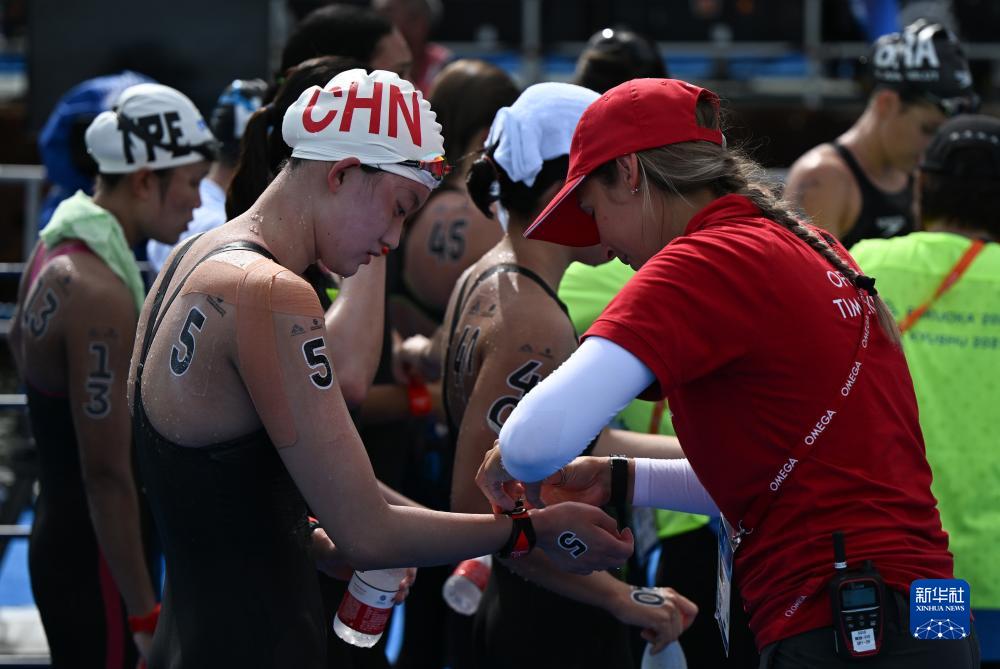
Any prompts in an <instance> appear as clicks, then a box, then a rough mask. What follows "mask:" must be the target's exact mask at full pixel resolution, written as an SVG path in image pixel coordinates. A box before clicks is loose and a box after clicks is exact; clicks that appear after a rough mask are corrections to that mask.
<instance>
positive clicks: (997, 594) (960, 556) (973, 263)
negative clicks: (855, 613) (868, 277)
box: [851, 115, 1000, 668]
mask: <svg viewBox="0 0 1000 669" xmlns="http://www.w3.org/2000/svg"><path fill="white" fill-rule="evenodd" d="M917 192H918V194H919V198H920V212H921V223H922V227H923V230H924V231H923V232H913V233H911V234H909V235H906V236H905V237H897V238H894V239H884V240H883V239H870V240H865V241H862V242H859V243H858V244H857V245H855V246H854V248H852V249H851V254H852V255H853V256H854V258H855V260H857V261H858V264H859V265H860V266H861V268H862V269H863V270H864V271H865V272H866V273H868V274H872V275H873V276H878V288H879V294H880V295H882V296H883V297H884V298H885V300H886V303H887V304H888V305H889V308H890V309H891V310H892V313H893V315H894V316H895V317H896V319H897V320H898V322H899V326H900V330H902V331H903V351H904V352H905V353H906V361H907V364H908V366H909V368H910V375H911V376H912V377H913V389H914V390H915V391H916V394H917V405H918V406H919V408H920V429H921V431H922V432H923V435H924V442H925V443H926V445H927V460H928V461H929V462H930V464H931V471H933V472H934V480H933V482H932V484H931V490H932V491H933V492H934V497H936V498H937V501H938V510H939V511H940V512H941V524H942V525H944V529H945V531H946V532H948V549H949V550H950V551H951V552H952V553H953V554H954V555H955V576H956V577H957V578H963V579H965V580H966V581H968V582H969V586H970V588H971V596H972V603H973V605H974V606H975V608H974V609H973V613H974V615H975V618H976V627H977V629H978V632H979V638H980V641H981V643H982V651H983V660H984V663H983V666H984V667H993V668H995V667H998V666H1000V563H998V562H997V559H996V558H997V556H998V555H1000V535H998V534H997V532H996V528H997V527H1000V450H998V449H997V447H996V446H997V444H996V434H997V429H996V420H995V414H994V413H993V411H994V408H995V405H996V400H997V398H998V397H1000V246H998V244H997V242H998V241H1000V221H998V219H997V212H998V211H1000V120H998V119H996V118H992V117H989V116H975V115H962V116H957V117H955V118H953V119H951V120H949V121H947V122H946V123H945V124H944V125H942V126H941V129H940V130H938V133H937V135H936V136H935V137H934V139H933V141H932V142H931V144H930V146H929V147H928V148H927V151H926V153H925V154H924V158H923V161H922V163H921V165H920V174H919V177H918V179H917Z"/></svg>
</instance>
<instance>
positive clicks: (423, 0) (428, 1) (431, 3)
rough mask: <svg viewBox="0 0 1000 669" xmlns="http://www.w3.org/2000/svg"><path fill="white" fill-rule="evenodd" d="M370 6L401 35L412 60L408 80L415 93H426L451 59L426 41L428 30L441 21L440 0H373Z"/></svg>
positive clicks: (448, 54) (441, 49) (446, 53)
mask: <svg viewBox="0 0 1000 669" xmlns="http://www.w3.org/2000/svg"><path fill="white" fill-rule="evenodd" d="M372 6H373V7H374V8H375V11H377V12H379V13H380V14H382V15H383V16H385V17H386V18H387V19H388V20H390V21H392V24H393V25H394V26H396V28H397V29H398V30H399V31H400V32H401V33H402V34H403V38H404V39H405V40H406V44H407V46H409V48H410V54H411V55H412V57H413V65H412V68H411V72H410V77H409V79H410V81H412V82H413V85H414V86H416V87H417V90H419V91H423V92H424V93H429V92H430V89H431V86H432V83H433V82H434V79H435V78H436V77H437V76H438V73H439V72H440V71H441V69H442V68H443V67H444V66H445V64H446V63H447V62H448V61H449V60H451V58H452V53H451V51H449V50H448V49H447V48H446V47H444V46H442V45H440V44H435V43H434V42H431V41H430V40H429V37H430V34H431V29H432V28H433V27H434V24H435V23H437V22H438V21H439V20H440V18H441V11H442V7H441V0H372Z"/></svg>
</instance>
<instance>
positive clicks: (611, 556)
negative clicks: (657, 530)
mask: <svg viewBox="0 0 1000 669" xmlns="http://www.w3.org/2000/svg"><path fill="white" fill-rule="evenodd" d="M529 514H530V516H531V522H532V525H533V526H534V529H535V537H536V546H537V547H538V548H540V549H542V550H543V551H545V554H546V555H547V556H548V557H549V559H550V560H551V561H552V562H553V563H554V564H555V565H556V566H557V567H559V568H560V569H563V570H565V571H569V572H573V573H575V574H589V573H590V572H592V571H601V570H604V569H610V568H613V567H620V566H621V565H622V564H624V563H625V561H626V560H627V559H628V558H629V556H630V555H632V551H633V550H634V548H635V546H634V544H633V538H632V530H630V529H629V528H625V530H624V531H622V532H619V531H618V525H617V523H616V522H615V520H614V518H612V517H611V516H609V515H608V514H606V513H604V512H603V511H601V510H600V509H598V508H597V507H593V506H589V505H587V504H579V503H577V502H566V503H565V504H554V505H552V506H548V507H546V508H544V509H532V510H531V511H529Z"/></svg>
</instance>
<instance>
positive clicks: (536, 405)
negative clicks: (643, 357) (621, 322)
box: [500, 337, 655, 482]
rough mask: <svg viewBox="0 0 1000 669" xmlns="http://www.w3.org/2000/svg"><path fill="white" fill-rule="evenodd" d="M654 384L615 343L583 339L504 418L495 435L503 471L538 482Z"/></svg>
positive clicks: (645, 369)
mask: <svg viewBox="0 0 1000 669" xmlns="http://www.w3.org/2000/svg"><path fill="white" fill-rule="evenodd" d="M654 380H655V379H654V377H653V373H652V372H651V371H650V370H649V368H648V367H646V365H644V364H643V363H642V362H641V361H640V360H639V359H638V358H637V357H635V356H634V355H632V354H631V353H629V352H628V351H626V350H625V349H624V348H622V347H621V346H619V345H618V344H615V343H614V342H612V341H610V340H608V339H602V338H601V337H590V338H588V339H587V340H586V341H585V342H583V345H582V346H580V348H579V349H577V350H576V352H575V353H573V355H571V356H570V357H569V359H568V360H567V361H566V362H564V363H563V364H562V365H560V366H559V369H557V370H556V371H554V372H552V374H550V375H549V376H548V377H547V378H546V379H545V380H544V381H542V382H541V383H539V384H538V385H537V386H535V388H534V389H532V391H531V392H530V393H528V394H527V395H525V396H524V399H522V400H521V402H520V403H519V404H518V405H517V407H516V408H515V409H514V411H513V412H511V414H510V416H509V417H508V418H507V421H506V422H505V423H504V425H503V429H501V430H500V456H501V460H502V462H503V466H504V469H506V470H507V471H508V472H509V473H510V475H511V476H513V477H514V478H516V479H518V480H520V481H528V482H532V481H541V480H542V479H544V478H545V477H546V476H548V475H549V474H551V473H553V472H554V471H556V470H557V469H559V468H560V467H562V466H563V465H564V464H566V463H567V462H569V461H570V460H572V459H573V458H575V457H576V456H578V455H580V453H581V452H582V451H583V449H584V448H586V446H587V444H589V443H590V442H591V440H592V439H593V438H594V437H595V436H597V433H598V432H600V431H601V429H602V428H604V426H605V425H607V424H608V423H609V422H610V421H611V419H612V418H614V417H615V416H616V415H618V413H619V412H620V411H621V410H622V409H623V408H625V405H626V404H628V403H629V402H631V401H632V400H633V399H635V397H636V395H638V394H639V393H641V392H642V391H643V390H645V389H646V388H647V387H649V385H650V384H651V383H653V381H654Z"/></svg>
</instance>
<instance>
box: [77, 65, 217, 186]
mask: <svg viewBox="0 0 1000 669" xmlns="http://www.w3.org/2000/svg"><path fill="white" fill-rule="evenodd" d="M85 138H86V142H87V152H88V153H90V155H91V156H92V157H93V158H94V160H96V161H97V166H98V169H99V170H100V172H101V173H103V174H129V173H131V172H136V171H138V170H140V169H142V168H144V167H145V168H149V169H151V170H162V169H167V168H170V167H179V166H181V165H190V164H191V163H196V162H198V161H201V160H214V158H215V150H216V147H217V142H216V141H215V137H213V136H212V131H211V130H209V129H208V125H207V124H206V123H205V119H203V118H202V116H201V113H200V112H199V111H198V109H197V107H195V106H194V103H193V102H191V100H190V99H188V97H187V96H186V95H184V94H183V93H181V92H180V91H178V90H176V89H173V88H170V87H169V86H163V85H161V84H137V85H135V86H130V87H129V88H126V89H125V90H124V91H122V94H121V95H120V96H119V97H118V102H117V103H116V104H115V106H114V107H113V108H112V110H111V111H105V112H101V113H100V114H99V115H98V116H97V118H95V119H94V120H93V121H92V122H91V124H90V125H89V126H88V127H87V133H86V135H85Z"/></svg>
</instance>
